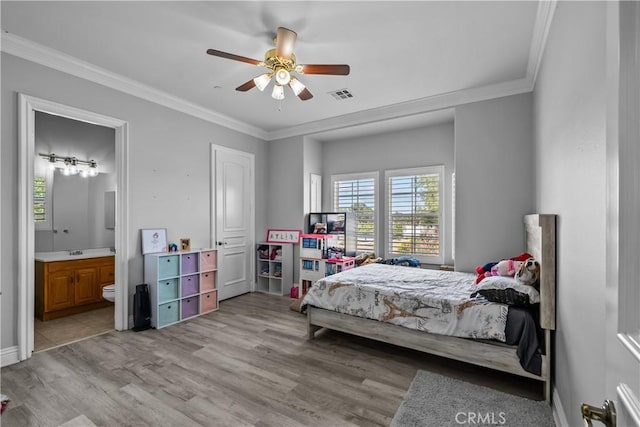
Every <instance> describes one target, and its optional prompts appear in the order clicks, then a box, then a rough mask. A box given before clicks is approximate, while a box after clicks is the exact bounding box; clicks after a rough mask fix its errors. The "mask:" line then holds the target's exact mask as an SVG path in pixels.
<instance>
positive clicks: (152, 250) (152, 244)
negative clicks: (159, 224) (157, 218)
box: [140, 228, 167, 255]
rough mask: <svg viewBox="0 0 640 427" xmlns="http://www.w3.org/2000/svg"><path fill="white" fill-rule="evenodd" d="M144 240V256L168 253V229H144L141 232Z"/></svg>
mask: <svg viewBox="0 0 640 427" xmlns="http://www.w3.org/2000/svg"><path fill="white" fill-rule="evenodd" d="M140 235H141V238H142V255H146V254H156V253H160V252H167V229H166V228H143V229H141V230H140Z"/></svg>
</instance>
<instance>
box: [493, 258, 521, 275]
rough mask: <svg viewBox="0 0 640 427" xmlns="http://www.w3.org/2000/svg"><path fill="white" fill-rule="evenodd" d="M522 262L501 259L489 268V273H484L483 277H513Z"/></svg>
mask: <svg viewBox="0 0 640 427" xmlns="http://www.w3.org/2000/svg"><path fill="white" fill-rule="evenodd" d="M522 264H523V263H522V261H514V260H512V259H503V260H502V261H500V262H498V263H497V264H496V265H494V266H493V267H491V271H489V272H487V273H485V276H508V277H513V276H515V274H516V272H517V271H518V270H519V269H520V266H521V265H522Z"/></svg>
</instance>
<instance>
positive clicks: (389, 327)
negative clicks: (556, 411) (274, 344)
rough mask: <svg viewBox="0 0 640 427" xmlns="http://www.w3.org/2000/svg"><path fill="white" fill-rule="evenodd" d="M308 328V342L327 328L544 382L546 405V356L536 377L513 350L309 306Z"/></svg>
mask: <svg viewBox="0 0 640 427" xmlns="http://www.w3.org/2000/svg"><path fill="white" fill-rule="evenodd" d="M307 326H308V329H307V333H308V338H309V339H313V338H314V337H315V334H316V332H317V331H318V330H319V329H321V328H327V329H332V330H335V331H340V332H345V333H348V334H352V335H357V336H360V337H364V338H369V339H373V340H376V341H381V342H385V343H389V344H394V345H398V346H401V347H406V348H411V349H413V350H418V351H422V352H425V353H429V354H434V355H437V356H442V357H446V358H448V359H454V360H459V361H461V362H466V363H471V364H474V365H478V366H483V367H485V368H491V369H496V370H498V371H501V372H508V373H511V374H515V375H519V376H522V377H527V378H533V379H536V380H539V381H543V382H545V383H546V384H545V399H546V400H547V401H549V399H550V396H549V393H550V389H549V387H548V381H549V364H548V359H547V357H546V356H543V357H542V372H541V375H535V374H532V373H530V372H527V371H525V370H524V369H523V368H522V366H521V365H520V361H519V359H518V356H517V355H516V350H515V348H514V347H507V346H500V345H492V344H488V343H485V342H482V341H474V340H471V339H465V338H457V337H450V336H445V335H434V334H428V333H426V332H422V331H416V330H413V329H407V328H403V327H402V326H397V325H393V324H391V323H385V322H378V321H375V320H371V319H364V318H360V317H355V316H349V315H347V314H342V313H337V312H333V311H329V310H324V309H320V308H316V307H311V306H309V307H307Z"/></svg>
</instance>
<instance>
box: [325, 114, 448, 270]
mask: <svg viewBox="0 0 640 427" xmlns="http://www.w3.org/2000/svg"><path fill="white" fill-rule="evenodd" d="M453 130H454V128H453V123H451V122H449V123H442V124H437V125H432V126H427V127H422V128H416V129H409V130H402V131H397V132H390V133H383V134H377V135H369V136H365V137H358V138H349V139H343V140H336V141H325V142H323V147H322V161H323V172H322V178H323V179H322V193H323V201H322V204H323V208H324V210H325V211H330V210H331V209H332V207H331V206H332V201H331V175H335V174H345V173H358V172H376V171H377V172H378V178H379V182H378V200H377V201H376V203H377V204H378V206H377V207H378V208H379V211H378V212H379V217H378V224H379V230H378V240H379V242H378V254H377V255H379V256H384V255H383V251H384V242H383V240H382V239H383V238H384V236H385V224H384V221H383V220H382V219H383V218H384V214H385V204H384V171H385V170H387V169H402V168H412V167H420V166H433V165H444V166H445V173H444V180H445V187H444V188H445V205H444V208H445V219H444V221H445V242H444V248H445V250H444V252H445V262H446V263H450V264H451V263H453V260H452V257H451V229H452V224H453V222H452V218H451V174H452V173H453V166H454V163H453V161H454V134H453Z"/></svg>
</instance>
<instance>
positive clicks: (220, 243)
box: [216, 242, 224, 246]
mask: <svg viewBox="0 0 640 427" xmlns="http://www.w3.org/2000/svg"><path fill="white" fill-rule="evenodd" d="M216 243H217V244H218V246H222V245H224V242H216Z"/></svg>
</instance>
